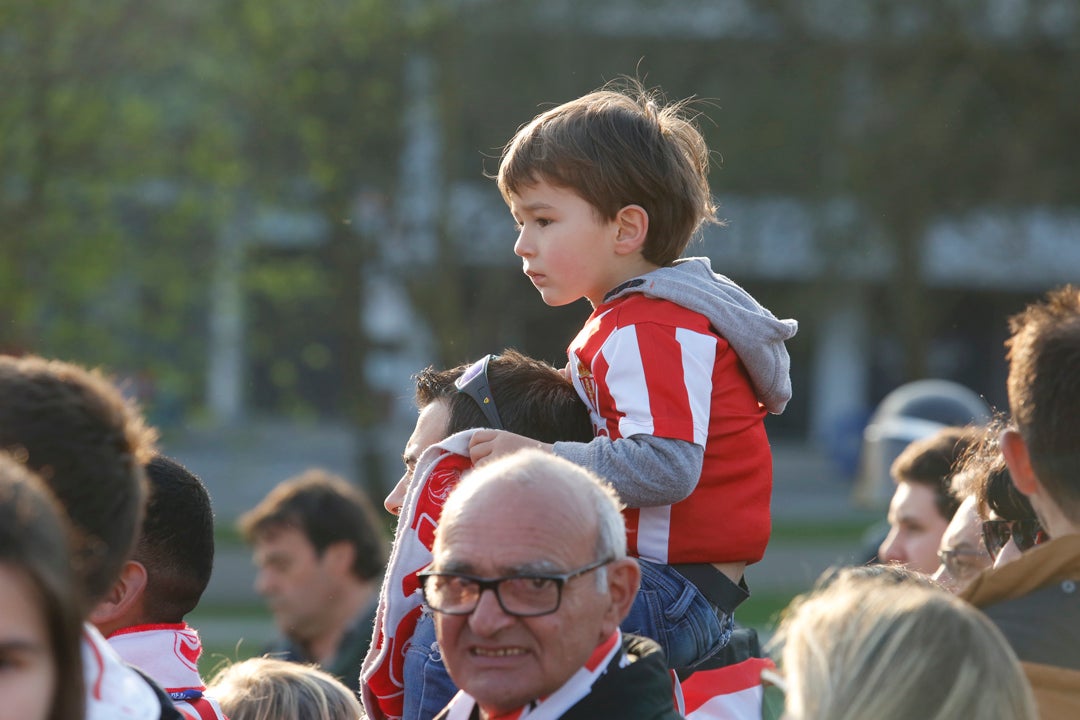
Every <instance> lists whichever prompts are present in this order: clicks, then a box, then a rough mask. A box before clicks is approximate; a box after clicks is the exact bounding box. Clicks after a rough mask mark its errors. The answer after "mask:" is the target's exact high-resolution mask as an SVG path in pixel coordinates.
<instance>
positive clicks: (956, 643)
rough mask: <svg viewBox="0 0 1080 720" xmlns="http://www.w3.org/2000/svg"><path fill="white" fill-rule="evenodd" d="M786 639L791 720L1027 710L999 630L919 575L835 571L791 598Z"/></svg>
mask: <svg viewBox="0 0 1080 720" xmlns="http://www.w3.org/2000/svg"><path fill="white" fill-rule="evenodd" d="M774 642H776V643H782V644H783V653H782V667H783V672H784V674H785V676H786V678H787V685H788V688H787V713H788V715H787V716H789V717H791V718H793V719H794V720H826V719H827V720H856V719H857V718H877V719H878V720H892V719H894V718H895V719H896V720H901V719H902V718H903V719H906V718H922V719H925V720H946V719H947V718H957V717H972V718H980V720H1015V719H1029V720H1034V718H1035V717H1036V714H1035V705H1034V700H1033V698H1032V694H1031V689H1030V687H1029V686H1028V682H1027V680H1026V679H1025V677H1024V674H1023V671H1022V670H1021V668H1020V663H1019V661H1018V660H1017V658H1016V655H1015V653H1014V652H1013V651H1012V649H1011V648H1010V647H1009V644H1008V642H1007V641H1006V640H1005V638H1004V637H1003V636H1002V634H1001V632H1000V631H999V630H998V629H997V627H995V626H994V625H993V623H991V622H990V621H989V620H988V619H987V618H986V617H985V616H983V615H982V613H980V612H979V611H978V610H976V609H975V608H973V607H972V606H970V605H968V604H967V603H965V602H963V601H962V600H960V599H958V598H956V597H954V596H953V595H950V594H949V593H947V592H946V591H944V590H942V589H940V588H937V587H934V586H932V585H930V584H929V583H928V582H927V581H926V580H925V579H920V578H917V577H914V576H913V577H912V579H906V578H905V577H904V576H902V575H898V574H891V573H888V572H886V573H863V572H841V573H838V574H836V575H835V576H833V577H831V578H830V579H829V580H828V582H826V583H824V584H823V585H822V586H820V587H819V588H818V589H817V590H815V591H814V592H812V593H810V594H809V595H808V596H806V597H803V598H800V599H797V600H796V601H795V602H794V603H793V604H792V606H791V608H789V610H788V611H787V613H786V617H785V618H784V621H783V623H782V624H781V628H780V630H779V632H778V635H777V638H776V640H775V641H774Z"/></svg>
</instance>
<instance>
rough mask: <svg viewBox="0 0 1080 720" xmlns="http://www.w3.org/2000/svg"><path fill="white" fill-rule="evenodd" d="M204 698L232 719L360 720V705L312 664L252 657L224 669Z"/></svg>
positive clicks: (345, 689)
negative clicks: (297, 719)
mask: <svg viewBox="0 0 1080 720" xmlns="http://www.w3.org/2000/svg"><path fill="white" fill-rule="evenodd" d="M206 694H207V695H209V696H210V697H212V698H214V699H215V700H217V701H218V704H219V705H221V709H222V711H223V712H224V713H225V714H226V715H228V716H229V720H280V719H281V718H303V719H304V720H357V718H361V717H363V716H364V713H363V709H362V708H361V707H360V702H359V701H358V700H357V699H356V696H355V695H354V694H353V693H352V691H351V690H349V688H347V687H345V685H343V684H342V683H341V682H340V681H338V679H337V678H335V677H334V676H333V675H330V674H329V673H326V672H324V671H322V670H320V669H318V668H317V667H315V666H314V665H301V664H299V663H292V662H286V661H285V660H277V659H274V658H270V657H258V658H251V659H250V660H244V661H243V662H238V663H235V664H233V665H229V666H227V667H225V668H224V669H222V670H220V671H219V672H218V673H217V675H215V676H214V679H213V680H212V681H211V682H210V684H209V687H207V690H206Z"/></svg>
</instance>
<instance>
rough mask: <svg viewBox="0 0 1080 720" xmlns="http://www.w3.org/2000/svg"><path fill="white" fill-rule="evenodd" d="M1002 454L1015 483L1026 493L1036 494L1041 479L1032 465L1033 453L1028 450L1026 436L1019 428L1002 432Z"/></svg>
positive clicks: (1018, 488) (1000, 442)
mask: <svg viewBox="0 0 1080 720" xmlns="http://www.w3.org/2000/svg"><path fill="white" fill-rule="evenodd" d="M999 444H1000V445H1001V454H1002V455H1004V456H1005V464H1006V465H1008V466H1009V475H1010V476H1011V477H1012V481H1013V485H1015V486H1016V489H1017V490H1019V491H1020V492H1022V493H1023V494H1024V495H1034V494H1036V493H1037V492H1038V491H1039V489H1040V486H1039V480H1038V478H1037V477H1036V476H1035V469H1034V468H1032V467H1031V454H1030V453H1029V452H1028V447H1027V443H1026V442H1024V437H1023V436H1022V435H1021V434H1020V433H1019V431H1017V430H1005V431H1004V432H1002V433H1001V440H1000V441H999Z"/></svg>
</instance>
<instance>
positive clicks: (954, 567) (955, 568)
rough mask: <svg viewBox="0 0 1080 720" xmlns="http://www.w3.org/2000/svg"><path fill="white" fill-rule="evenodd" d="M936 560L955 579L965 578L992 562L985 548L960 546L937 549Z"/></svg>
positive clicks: (972, 575) (992, 559)
mask: <svg viewBox="0 0 1080 720" xmlns="http://www.w3.org/2000/svg"><path fill="white" fill-rule="evenodd" d="M937 556H938V560H940V561H941V564H942V565H944V566H945V569H946V570H948V571H949V574H950V575H952V576H953V578H954V579H956V580H967V579H968V578H970V577H974V576H975V574H976V573H978V572H981V571H982V570H985V569H986V568H988V567H990V566H991V565H993V564H994V558H992V557H990V555H988V554H987V553H986V551H985V550H982V549H977V548H970V547H961V548H949V549H948V550H938V553H937Z"/></svg>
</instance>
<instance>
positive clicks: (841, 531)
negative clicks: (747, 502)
mask: <svg viewBox="0 0 1080 720" xmlns="http://www.w3.org/2000/svg"><path fill="white" fill-rule="evenodd" d="M881 519H882V518H881V517H880V516H876V515H875V516H870V517H868V518H860V519H852V520H835V521H832V522H827V523H823V522H820V521H818V522H790V521H786V522H776V523H774V524H773V528H772V536H771V537H770V538H769V542H770V543H781V544H788V543H790V544H795V543H812V544H826V543H828V544H833V543H836V544H845V545H850V546H851V547H857V546H858V545H859V543H860V542H862V540H863V537H864V536H865V535H866V532H867V531H868V530H869V529H870V528H872V527H873V526H874V525H876V524H877V523H878V522H879V521H880V520H881Z"/></svg>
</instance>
